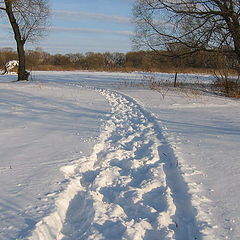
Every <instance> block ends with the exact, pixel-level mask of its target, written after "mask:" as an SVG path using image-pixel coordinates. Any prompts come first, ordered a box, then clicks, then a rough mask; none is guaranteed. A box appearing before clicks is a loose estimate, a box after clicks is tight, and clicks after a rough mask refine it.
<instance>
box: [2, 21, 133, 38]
mask: <svg viewBox="0 0 240 240" xmlns="http://www.w3.org/2000/svg"><path fill="white" fill-rule="evenodd" d="M0 28H2V29H11V27H10V25H8V24H0ZM47 30H49V31H60V32H85V33H105V34H117V35H125V36H131V35H133V32H131V31H120V30H119V31H118V30H106V29H97V28H76V27H57V26H52V27H50V28H48V29H47Z"/></svg>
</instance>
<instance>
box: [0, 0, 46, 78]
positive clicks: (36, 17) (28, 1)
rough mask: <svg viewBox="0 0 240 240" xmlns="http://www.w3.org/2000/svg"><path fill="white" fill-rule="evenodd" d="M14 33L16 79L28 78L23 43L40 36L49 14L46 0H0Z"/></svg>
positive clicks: (0, 6) (1, 7) (0, 5)
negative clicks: (17, 59)
mask: <svg viewBox="0 0 240 240" xmlns="http://www.w3.org/2000/svg"><path fill="white" fill-rule="evenodd" d="M0 9H1V10H3V11H4V12H5V13H6V15H7V17H8V20H9V23H10V25H11V28H12V30H13V33H14V38H15V41H16V45H17V53H18V58H19V70H18V80H19V81H20V80H28V75H29V74H28V72H27V71H26V62H25V49H24V46H25V43H26V41H35V40H36V39H38V38H39V37H41V36H42V34H43V32H44V29H45V28H44V27H45V26H46V23H47V18H48V16H49V7H48V1H47V0H4V1H0Z"/></svg>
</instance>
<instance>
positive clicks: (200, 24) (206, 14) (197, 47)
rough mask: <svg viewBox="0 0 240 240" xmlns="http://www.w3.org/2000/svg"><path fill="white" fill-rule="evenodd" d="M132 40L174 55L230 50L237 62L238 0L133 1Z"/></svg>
mask: <svg viewBox="0 0 240 240" xmlns="http://www.w3.org/2000/svg"><path fill="white" fill-rule="evenodd" d="M133 13H134V21H135V24H136V35H135V37H134V43H135V44H136V46H138V47H140V48H144V47H147V48H150V49H152V50H154V51H159V50H162V49H167V50H169V52H172V53H175V54H177V55H179V56H180V55H186V54H189V53H195V52H197V51H202V50H205V51H216V50H221V51H224V52H230V53H232V54H234V55H235V56H236V58H237V59H238V62H240V22H239V20H240V2H239V0H167V1H166V0H136V3H135V7H134V11H133Z"/></svg>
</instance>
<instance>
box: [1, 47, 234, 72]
mask: <svg viewBox="0 0 240 240" xmlns="http://www.w3.org/2000/svg"><path fill="white" fill-rule="evenodd" d="M165 55H167V52H162V55H159V54H158V53H156V52H153V51H139V52H128V53H118V52H116V53H109V52H106V53H94V52H88V53H86V54H81V53H69V54H64V55H63V54H50V53H47V52H45V51H42V50H41V49H40V48H36V49H35V50H28V51H26V61H27V68H28V69H29V70H96V71H159V72H174V71H178V72H212V71H214V70H217V69H218V68H221V62H222V59H223V58H224V57H223V55H222V54H220V53H217V52H211V53H208V52H198V53H195V54H193V55H189V56H186V57H184V58H174V57H167V56H165ZM14 59H17V54H16V52H15V51H14V50H13V49H12V48H2V49H0V66H1V67H3V66H4V64H5V63H6V62H8V61H10V60H14ZM234 64H235V63H234V62H232V63H231V65H234Z"/></svg>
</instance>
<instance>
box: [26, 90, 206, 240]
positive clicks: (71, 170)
mask: <svg viewBox="0 0 240 240" xmlns="http://www.w3.org/2000/svg"><path fill="white" fill-rule="evenodd" d="M100 93H101V94H102V95H103V96H105V97H106V99H107V100H108V102H109V104H110V105H111V107H112V114H111V116H109V120H108V121H107V122H106V124H105V126H104V127H103V129H102V133H101V135H100V142H99V143H98V144H96V145H95V146H94V149H93V152H92V154H91V155H90V156H89V157H88V158H83V159H80V161H78V162H77V163H76V164H74V165H72V166H66V167H63V168H62V171H63V172H64V174H65V176H66V178H67V179H68V180H69V185H68V187H67V189H66V190H65V191H64V192H62V193H61V194H60V195H59V198H58V199H57V201H56V211H55V212H54V213H52V214H51V215H50V216H47V217H45V218H44V219H43V220H42V221H41V222H39V223H38V224H37V226H36V229H35V230H34V231H33V233H32V236H31V238H30V239H34V240H36V239H41V240H44V239H46V240H50V239H64V240H70V239H71V240H75V239H94V240H96V239H114V240H116V239H131V240H134V239H136V240H140V239H149V240H154V239H169V240H170V239H177V240H188V239H189V240H190V239H202V234H201V231H202V230H203V229H201V228H200V226H201V227H202V228H204V227H206V225H207V223H204V222H199V221H198V222H197V221H196V210H195V209H194V208H193V206H192V205H191V195H190V194H189V193H188V186H187V184H186V183H185V182H184V180H183V178H182V176H181V174H180V171H179V168H178V162H177V159H176V157H175V155H174V152H173V150H172V149H171V146H170V145H169V143H168V142H167V141H166V139H165V137H164V135H163V133H162V129H161V128H160V127H159V125H158V124H157V122H156V121H155V119H154V117H153V116H151V115H150V114H149V113H148V112H146V111H145V110H144V109H143V108H142V107H141V106H140V105H139V104H138V103H137V102H136V101H135V100H133V99H131V98H130V97H127V96H124V95H122V94H120V93H117V92H114V91H110V90H100Z"/></svg>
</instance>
